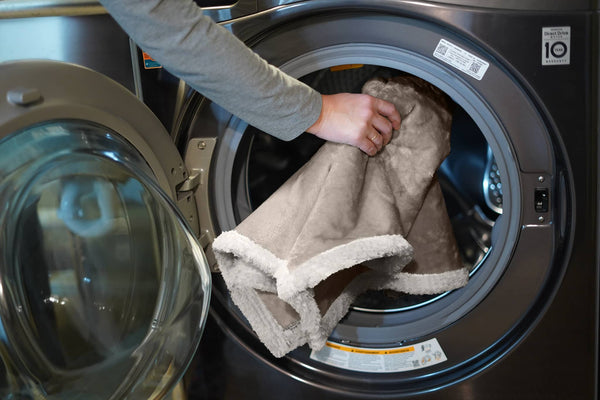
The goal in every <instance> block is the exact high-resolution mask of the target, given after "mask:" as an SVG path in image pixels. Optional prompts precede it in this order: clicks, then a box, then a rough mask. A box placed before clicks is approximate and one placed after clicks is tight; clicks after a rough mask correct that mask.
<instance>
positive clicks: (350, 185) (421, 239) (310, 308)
mask: <svg viewBox="0 0 600 400" xmlns="http://www.w3.org/2000/svg"><path fill="white" fill-rule="evenodd" d="M363 92H364V93H368V94H371V95H373V96H376V97H380V98H382V99H385V100H388V101H390V102H392V103H393V104H394V105H395V106H396V108H397V109H398V111H399V113H400V115H401V117H402V124H401V128H400V130H399V131H396V132H394V133H393V137H392V140H391V141H390V143H389V144H388V145H387V146H386V147H384V148H383V150H382V151H381V152H380V153H379V154H377V155H376V156H374V157H369V156H367V155H366V154H364V153H363V152H361V151H360V150H359V149H357V148H355V147H352V146H348V145H342V144H337V143H331V142H327V143H325V144H324V145H323V146H322V147H321V148H320V149H319V151H318V152H317V153H316V154H315V155H314V156H313V157H312V158H311V159H310V160H309V162H308V163H306V164H305V165H304V166H303V167H302V168H301V169H300V170H298V171H297V172H296V174H294V175H293V176H292V177H291V178H290V179H289V180H288V181H287V182H286V183H284V185H283V186H281V187H280V188H279V189H278V190H277V191H276V192H275V193H274V194H273V195H272V196H271V197H269V198H268V199H267V200H266V201H265V202H264V203H263V204H262V205H261V206H260V207H259V208H257V209H256V210H255V211H254V212H253V213H252V214H251V215H250V216H249V217H248V218H246V219H245V220H244V221H243V222H242V223H241V224H239V225H238V226H237V227H236V228H235V230H232V231H228V232H224V233H222V234H221V235H219V236H218V237H217V238H216V239H215V241H214V243H213V250H214V251H215V256H216V258H217V261H218V264H219V266H220V269H221V273H222V275H223V278H224V280H225V282H226V284H227V286H228V289H229V290H230V292H231V297H232V299H233V301H234V303H235V304H236V305H237V306H238V307H239V308H240V310H241V311H242V313H243V314H244V315H245V317H246V318H247V319H248V321H249V322H250V324H251V325H252V328H253V329H254V330H255V332H256V334H257V335H258V337H259V338H260V339H261V340H262V342H263V343H264V344H265V345H266V347H267V348H268V349H269V350H270V351H271V352H272V353H273V354H274V355H275V356H277V357H281V356H283V355H285V354H286V353H288V352H289V351H291V350H293V349H295V348H296V347H298V346H301V345H303V344H305V343H308V344H309V345H310V346H311V348H313V349H320V348H321V347H322V346H323V345H324V344H325V341H326V340H327V337H328V336H329V334H330V333H331V332H332V330H333V329H334V327H335V325H336V324H337V323H338V321H339V320H340V319H341V318H342V317H343V316H344V314H345V313H346V312H347V311H348V308H349V307H350V305H351V303H352V301H353V300H354V299H355V298H356V296H358V295H359V294H360V293H361V292H363V291H365V290H367V289H393V290H397V291H401V292H405V293H409V294H435V293H441V292H444V291H447V290H451V289H456V288H459V287H461V286H463V285H465V284H466V283H467V279H468V270H467V269H466V268H464V267H463V265H462V262H461V259H460V256H459V254H458V251H457V246H456V242H455V239H454V236H453V234H452V229H451V225H450V221H449V218H448V215H447V212H446V208H445V204H444V200H443V197H442V192H441V189H440V185H439V183H438V181H437V178H436V170H437V168H438V167H439V165H440V163H441V162H442V160H443V159H444V158H445V157H446V155H447V154H448V153H449V151H450V144H449V143H450V140H449V139H450V124H451V114H450V112H449V110H448V106H447V102H446V99H445V96H444V95H443V93H441V92H439V91H438V90H437V89H436V88H434V87H432V86H431V85H430V84H428V83H426V82H425V81H422V80H420V79H418V78H415V77H397V78H394V79H391V80H389V81H382V80H378V79H374V80H371V81H369V82H367V83H366V84H365V85H364V88H363Z"/></svg>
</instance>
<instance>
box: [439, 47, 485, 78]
mask: <svg viewBox="0 0 600 400" xmlns="http://www.w3.org/2000/svg"><path fill="white" fill-rule="evenodd" d="M433 56H434V57H435V58H437V59H440V60H442V61H443V62H445V63H446V64H449V65H451V66H453V67H454V68H456V69H458V70H459V71H462V72H464V73H465V74H467V75H469V76H472V77H473V78H475V79H477V80H479V81H480V80H481V79H482V78H483V75H485V71H487V69H488V67H489V66H490V63H488V62H487V61H484V60H482V59H481V58H479V57H477V56H476V55H474V54H471V53H469V52H468V51H466V50H465V49H462V48H460V47H458V46H456V45H454V44H452V43H450V42H449V41H447V40H445V39H441V40H440V42H439V43H438V45H437V47H436V48H435V50H434V51H433Z"/></svg>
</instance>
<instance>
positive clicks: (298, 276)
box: [213, 231, 413, 301]
mask: <svg viewBox="0 0 600 400" xmlns="http://www.w3.org/2000/svg"><path fill="white" fill-rule="evenodd" d="M213 249H214V250H217V251H220V252H227V253H232V254H236V255H237V256H238V257H239V258H240V259H243V260H244V261H245V262H246V264H249V265H252V266H254V267H255V268H256V269H258V270H260V271H262V272H264V273H266V274H268V275H271V276H273V277H274V278H275V281H276V284H277V295H278V296H279V297H280V298H281V299H283V300H286V301H289V300H291V299H292V298H293V297H294V296H296V295H297V294H298V293H299V292H300V291H303V290H306V289H307V288H314V287H315V286H316V285H318V284H319V283H320V282H321V281H323V280H324V279H326V278H328V277H329V276H331V275H332V274H334V273H336V272H339V271H342V270H344V269H347V268H350V267H353V266H355V265H358V264H361V263H363V262H365V261H370V260H374V259H379V258H383V257H388V258H393V259H394V263H395V265H396V268H397V269H396V271H394V272H400V271H401V270H402V268H403V267H404V266H405V265H406V264H407V263H408V262H410V260H411V259H412V256H413V250H412V246H411V245H410V244H409V243H408V242H407V241H406V240H405V239H404V237H402V236H401V235H381V236H371V237H366V238H360V239H356V240H353V241H351V242H348V243H345V244H343V245H340V246H336V247H334V248H331V249H329V250H327V251H324V252H322V253H319V254H318V255H316V256H315V257H313V258H311V259H309V260H307V261H305V262H304V263H302V264H301V265H299V266H297V267H295V268H294V270H293V271H290V270H289V269H288V266H287V262H286V261H285V260H282V259H280V258H278V257H276V256H275V255H274V254H273V253H271V252H270V251H269V250H267V249H265V248H264V247H262V246H260V245H258V244H257V243H255V242H254V241H252V240H251V239H250V238H248V237H246V236H244V235H241V234H240V233H238V232H237V231H228V232H225V233H222V234H221V235H219V236H218V237H217V238H216V239H215V241H214V242H213ZM385 264H386V265H391V264H390V262H389V261H386V263H385ZM382 265H383V264H382Z"/></svg>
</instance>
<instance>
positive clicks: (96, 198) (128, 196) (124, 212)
mask: <svg viewBox="0 0 600 400" xmlns="http://www.w3.org/2000/svg"><path fill="white" fill-rule="evenodd" d="M0 77H1V78H2V79H1V81H0V92H1V99H0V155H1V156H0V204H1V207H0V371H1V372H0V374H1V375H0V397H1V398H48V399H70V398H85V399H122V398H126V397H127V398H144V399H155V398H161V397H162V396H164V395H165V394H166V393H168V391H169V390H170V389H171V388H172V386H173V385H174V384H175V383H176V382H177V381H178V380H179V378H180V377H181V375H182V374H183V372H184V370H185V368H186V367H187V365H188V363H189V362H190V359H191V357H192V355H193V353H194V351H195V349H196V348H197V345H198V343H199V340H200V336H201V334H202V330H203V327H204V322H205V319H206V315H207V307H208V302H209V297H210V296H209V294H210V274H209V272H208V268H207V263H206V260H205V258H204V254H203V252H202V250H201V248H200V247H199V246H198V244H197V242H196V239H195V235H194V233H193V230H192V228H191V227H190V226H191V225H190V223H192V224H193V223H195V214H193V213H192V214H189V215H188V213H187V212H186V215H185V216H184V215H182V213H181V212H180V210H179V207H177V205H176V204H175V202H174V201H173V198H175V195H176V186H177V185H178V184H179V183H180V182H182V181H184V180H185V179H186V176H185V170H184V168H183V162H182V160H181V158H180V157H179V154H178V153H177V151H176V149H175V146H174V145H173V144H172V143H171V141H170V138H169V136H168V134H167V133H166V131H165V130H164V128H162V125H161V124H160V122H159V121H158V120H157V119H156V118H155V117H154V115H153V114H152V113H151V112H150V111H149V110H148V109H147V108H146V107H145V106H144V105H143V104H142V103H141V102H140V101H138V100H137V99H136V98H135V97H134V96H133V95H132V94H131V93H129V92H128V91H127V90H126V89H124V88H123V87H121V86H120V85H118V84H117V83H115V82H113V81H111V80H110V79H108V78H106V77H104V76H102V75H100V74H98V73H96V72H94V71H91V70H88V69H85V68H81V67H78V66H74V65H69V64H63V63H57V62H45V61H29V62H12V63H6V64H0ZM179 197H180V198H181V199H180V200H181V201H182V202H183V203H187V202H191V199H190V198H189V197H188V198H186V197H185V194H182V193H180V194H179ZM190 209H194V207H191V208H190Z"/></svg>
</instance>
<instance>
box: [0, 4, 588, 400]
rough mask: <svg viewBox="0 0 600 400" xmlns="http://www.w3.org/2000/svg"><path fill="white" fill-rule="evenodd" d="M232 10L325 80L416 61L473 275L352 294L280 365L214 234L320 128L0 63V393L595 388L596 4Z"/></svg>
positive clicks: (564, 392) (350, 393)
mask: <svg viewBox="0 0 600 400" xmlns="http://www.w3.org/2000/svg"><path fill="white" fill-rule="evenodd" d="M236 4H237V3H236ZM236 4H232V5H222V4H217V5H214V6H213V7H211V8H209V9H207V10H206V12H207V13H209V14H210V15H213V16H214V17H215V19H217V20H221V21H222V23H223V24H224V25H225V26H227V27H228V28H229V29H230V30H231V31H232V32H233V33H235V34H236V35H238V36H239V37H240V38H241V39H242V40H244V41H245V42H246V43H247V44H248V45H249V46H250V47H251V48H253V49H254V50H255V51H256V52H258V53H259V54H260V55H262V56H263V57H264V58H265V59H267V60H268V61H269V62H270V63H272V64H274V65H276V66H278V67H280V68H281V69H282V70H284V71H286V72H287V73H289V74H291V75H293V76H295V77H297V78H298V79H301V80H302V81H304V82H306V83H307V84H309V85H311V86H313V87H315V88H316V89H317V90H319V91H320V92H322V93H335V92H340V91H350V92H355V91H360V87H361V86H362V84H363V83H364V82H365V81H366V80H368V79H370V78H372V77H377V76H378V77H383V78H386V77H393V76H397V75H406V74H409V75H414V76H417V77H419V78H421V79H424V80H426V81H428V82H429V83H431V84H432V85H434V86H436V87H438V88H439V89H441V90H442V91H443V92H445V93H446V94H447V95H448V97H449V98H450V99H451V100H452V102H453V125H452V151H451V153H450V155H449V156H448V158H447V159H446V160H445V162H444V164H443V165H442V167H441V168H440V171H439V175H440V182H441V184H442V188H443V191H444V196H445V199H446V203H447V209H448V214H449V216H450V218H451V220H452V223H453V228H454V233H455V236H456V238H457V242H458V244H459V246H460V249H461V256H462V258H463V262H464V263H465V265H467V266H468V267H469V268H470V271H471V272H470V277H469V283H468V285H467V286H465V287H464V288H462V289H459V290H454V291H451V292H447V293H443V294H440V295H436V296H412V295H405V294H402V293H397V292H388V291H381V292H367V293H364V294H363V295H361V296H360V297H359V298H358V299H356V301H355V302H354V304H353V305H352V307H351V310H350V311H349V313H348V314H347V315H346V316H345V317H344V318H343V319H342V321H340V323H339V324H338V326H337V327H336V329H335V330H334V331H333V333H332V334H331V336H330V338H329V340H328V342H327V345H326V346H325V348H324V349H323V350H320V351H312V350H311V349H309V348H307V347H301V348H298V349H296V350H294V351H292V352H291V353H289V354H288V355H286V356H284V357H282V358H275V357H273V356H272V355H270V353H269V352H268V351H267V350H266V349H265V348H264V346H263V345H262V344H261V343H260V341H259V340H258V338H257V337H256V335H255V334H254V333H253V331H252V329H251V328H250V326H249V324H248V323H247V321H246V320H245V318H244V316H243V314H242V313H241V312H240V311H239V310H238V309H237V308H236V307H235V305H234V304H233V302H232V301H231V299H230V297H229V295H228V292H227V290H226V287H225V285H224V282H223V281H222V279H221V277H220V274H219V271H218V265H216V263H215V262H214V259H213V257H212V254H211V242H212V240H213V239H214V237H215V236H216V235H218V234H219V233H220V232H223V231H226V230H230V229H233V228H234V227H235V226H236V225H237V224H238V223H239V222H240V221H242V220H243V219H244V218H245V217H246V216H247V215H249V213H251V212H252V210H253V209H254V208H256V207H257V206H258V205H259V204H260V203H261V202H262V201H264V200H265V199H266V198H267V197H268V196H269V195H270V194H271V193H273V191H274V190H276V189H277V187H279V186H280V185H281V184H282V183H283V182H284V181H285V180H286V179H287V178H288V177H289V176H290V175H291V174H293V173H294V171H296V170H297V169H298V168H299V167H300V166H301V165H303V163H304V162H306V161H307V160H308V159H309V158H310V157H311V155H312V154H314V152H316V151H317V149H318V148H319V146H320V145H321V144H322V143H321V142H320V141H319V140H317V139H315V138H314V137H312V136H310V135H301V136H300V137H299V138H297V139H295V140H293V141H291V142H282V141H279V140H276V139H274V138H272V137H270V136H268V135H266V134H264V133H263V132H260V131H258V130H257V129H255V128H253V127H251V126H248V124H247V123H245V122H244V121H242V120H240V119H238V118H237V117H235V116H233V115H231V114H229V113H228V112H227V111H225V110H223V109H221V108H220V107H219V106H218V105H216V104H212V103H211V102H210V101H208V100H207V99H205V98H203V97H202V96H201V95H200V94H197V93H194V92H193V91H189V90H186V88H185V86H184V85H182V84H181V83H180V82H177V80H175V79H173V78H172V77H171V76H169V75H168V73H167V72H166V71H162V70H160V69H159V70H152V71H144V70H140V69H138V65H139V63H134V65H133V67H132V68H131V70H132V72H131V73H132V75H133V76H134V79H133V84H132V85H131V87H130V88H129V89H128V88H127V87H123V86H120V85H117V84H115V83H114V82H113V80H111V79H109V78H107V77H106V75H109V76H110V74H109V73H107V72H104V70H103V69H101V68H99V67H98V66H97V65H96V64H94V65H86V64H85V63H84V62H83V61H82V62H77V63H78V64H82V65H85V66H86V67H89V68H91V69H89V68H84V67H81V66H76V65H70V64H64V63H62V62H50V61H39V60H38V61H27V62H23V61H19V62H17V61H8V62H5V63H3V64H2V65H1V66H0V86H1V88H2V91H3V92H4V93H5V94H3V98H2V103H0V117H1V118H2V119H1V120H0V154H2V158H1V160H0V171H2V173H1V175H0V176H2V178H1V181H0V182H1V183H0V196H2V200H3V201H2V204H3V208H2V210H1V211H0V220H1V221H2V224H1V226H2V233H0V239H1V244H0V246H2V257H3V258H2V261H1V262H2V265H1V268H2V270H1V273H0V289H1V293H0V296H1V298H0V302H1V303H0V304H1V308H0V310H1V318H2V320H1V321H2V325H0V327H1V329H0V339H2V340H0V343H1V346H2V347H0V348H1V349H2V351H1V353H0V354H1V356H2V361H3V365H2V367H3V368H2V370H3V378H2V379H3V380H2V381H0V382H1V384H2V385H1V386H2V390H4V392H2V394H3V396H5V397H7V396H11V395H12V396H16V395H17V394H19V395H21V396H22V397H24V398H27V397H26V396H30V398H37V397H43V396H46V397H49V398H66V397H65V396H66V395H67V394H69V393H72V394H73V395H75V394H76V393H81V392H78V390H81V389H80V388H81V387H84V388H85V390H84V391H83V393H85V395H86V397H85V398H94V397H93V396H95V395H96V397H97V398H102V397H101V396H102V395H105V396H106V395H108V394H109V393H117V394H116V395H115V396H117V397H116V398H126V397H127V396H129V397H132V398H148V397H151V396H158V397H160V396H162V395H163V394H164V393H166V392H167V391H168V390H169V387H170V386H171V385H172V384H173V383H174V382H176V381H177V380H178V379H179V378H181V377H182V376H183V374H184V370H186V369H187V373H186V375H185V377H184V381H185V386H186V389H187V397H188V398H190V399H255V398H256V399H258V398H260V399H270V398H272V399H276V398H277V399H278V398H289V399H304V398H319V399H348V398H356V399H368V398H372V399H375V398H376V399H381V398H420V399H471V398H473V399H475V398H476V399H507V398H509V399H536V398H539V399H595V398H597V394H598V393H597V390H598V383H597V375H598V285H599V282H598V279H599V275H598V262H597V239H596V237H597V236H596V234H597V232H596V231H597V226H596V216H597V212H596V210H597V165H598V164H597V146H598V142H597V135H598V132H597V129H598V125H597V124H598V109H597V107H598V101H597V85H598V72H597V67H598V47H597V46H598V12H597V5H596V4H595V3H593V2H591V1H584V0H581V1H570V2H567V1H554V2H544V1H533V0H532V1H521V2H500V1H486V2H482V1H474V0H463V1H437V2H426V1H423V2H415V1H404V0H394V1H392V0H389V1H377V2H368V1H355V0H346V1H342V0H331V1H330V0H322V1H321V0H319V1H303V2H270V1H257V2H249V3H243V5H244V7H241V8H237V6H239V4H237V6H236ZM78 18H79V17H78ZM85 18H87V17H85ZM103 18H104V17H103ZM78 20H79V19H78ZM69 21H71V20H69ZM0 29H2V24H0ZM61 32H63V35H66V34H65V33H64V32H67V31H66V30H63V31H61ZM66 36H68V35H66ZM95 38H96V41H97V40H98V38H97V36H96V37H95ZM63 39H64V40H66V37H64V38H63ZM123 43H125V42H123ZM107 47H109V46H107ZM0 52H1V51H0ZM137 52H138V50H137V49H136V48H135V46H133V45H132V46H131V47H130V54H137ZM6 58H9V59H10V58H11V57H6ZM26 58H31V57H26ZM38 58H39V57H38ZM44 58H54V57H52V55H51V56H50V57H44ZM134 58H135V57H134ZM85 60H88V58H85ZM66 61H70V60H68V59H67V60H66ZM107 64H108V65H110V64H111V63H107ZM109 70H110V68H109ZM119 71H123V69H119ZM126 75H127V74H126ZM144 76H145V77H146V78H144ZM148 77H151V79H150V80H155V81H157V82H158V81H159V82H171V83H173V84H174V85H177V86H178V88H179V89H181V90H178V91H177V94H178V95H180V96H179V97H178V98H177V99H176V101H175V104H176V106H175V107H172V108H171V110H175V111H174V112H172V113H171V115H170V116H169V115H168V114H169V113H166V114H163V115H167V117H166V118H170V120H169V121H167V122H165V120H164V119H162V120H161V118H160V116H161V113H160V112H159V110H158V109H150V108H148V107H147V106H145V105H143V104H142V102H141V100H140V98H142V99H143V98H144V97H145V98H152V97H155V98H156V97H157V96H160V93H161V92H160V90H161V88H162V87H165V85H163V84H162V83H161V84H156V85H154V86H152V87H150V88H148V90H146V91H145V95H144V97H142V96H140V94H139V92H140V87H141V86H140V85H139V82H144V81H148ZM112 78H113V79H115V78H114V77H112ZM126 86H127V85H126ZM153 90H154V92H153ZM132 91H133V92H135V93H137V94H138V96H137V97H136V96H135V95H134V94H133V93H132ZM147 103H149V104H150V103H151V101H150V100H148V101H147ZM150 105H152V104H150ZM157 115H158V117H157ZM165 126H167V128H165ZM209 271H210V272H209ZM209 293H210V297H211V299H210V306H209V302H208V298H209ZM205 320H206V321H207V322H206V327H205V329H204V333H203V335H202V339H201V340H200V335H201V334H202V331H203V328H204V324H205ZM198 342H199V343H200V344H199V345H198ZM196 346H198V348H196ZM96 377H102V379H100V380H99V379H94V378H96ZM5 388H7V389H5ZM65 393H66V394H65ZM36 396H37V397H36ZM52 396H54V397H52Z"/></svg>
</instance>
